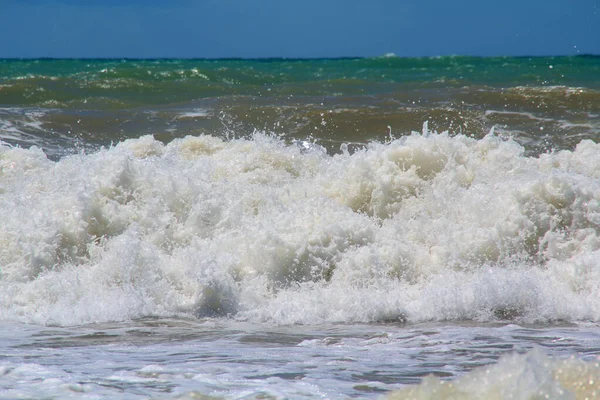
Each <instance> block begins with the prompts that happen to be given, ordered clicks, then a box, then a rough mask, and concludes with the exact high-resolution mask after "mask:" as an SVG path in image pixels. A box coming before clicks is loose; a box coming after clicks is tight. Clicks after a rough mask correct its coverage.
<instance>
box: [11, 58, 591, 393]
mask: <svg viewBox="0 0 600 400" xmlns="http://www.w3.org/2000/svg"><path fill="white" fill-rule="evenodd" d="M599 143H600V57H598V56H583V55H582V56H570V57H493V58H477V57H459V56H452V57H435V58H401V57H395V56H393V55H391V54H390V55H386V56H382V57H377V58H348V59H315V60H310V59H299V60H288V59H257V60H245V59H223V60H204V59H198V60H193V59H185V60H176V59H156V60H133V59H131V60H130V59H124V60H120V59H119V60H113V59H107V60H104V59H102V60H93V59H80V60H77V59H35V60H34V59H4V60H0V399H40V398H43V399H66V398H68V399H105V398H122V399H221V398H225V399H285V398H289V399H314V398H325V399H346V398H361V399H362V398H372V399H379V398H390V399H457V398H460V399H481V398H486V399H508V398H511V399H544V398H551V399H586V398H589V399H591V398H599V397H600V325H599V324H600V144H599Z"/></svg>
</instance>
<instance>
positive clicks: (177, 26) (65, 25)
mask: <svg viewBox="0 0 600 400" xmlns="http://www.w3.org/2000/svg"><path fill="white" fill-rule="evenodd" d="M0 15H1V16H2V23H0V57H140V58H146V57H206V58H220V57H341V56H378V55H382V54H385V53H395V54H397V55H398V56H438V55H450V54H458V55H480V56H490V55H571V54H577V53H588V54H590V53H591V54H600V0H501V1H486V0H449V1H448V0H447V1H442V0H395V1H394V0H363V1H357V0H302V1H298V0H296V1H291V0H254V1H252V0H0Z"/></svg>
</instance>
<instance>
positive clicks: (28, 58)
mask: <svg viewBox="0 0 600 400" xmlns="http://www.w3.org/2000/svg"><path fill="white" fill-rule="evenodd" d="M569 57H582V58H584V57H591V58H596V57H599V58H600V53H597V54H594V53H581V54H555V55H497V56H492V55H489V56H475V55H462V54H448V55H439V56H399V55H396V54H394V55H389V56H388V55H387V54H386V55H381V56H340V57H118V56H114V57H0V60H131V61H136V60H139V61H152V60H190V61H192V60H198V61H235V60H244V61H253V60H255V61H269V60H273V61H277V60H282V61H284V60H285V61H314V60H361V59H394V58H400V59H418V58H424V59H436V58H482V59H484V58H569Z"/></svg>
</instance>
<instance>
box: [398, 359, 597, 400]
mask: <svg viewBox="0 0 600 400" xmlns="http://www.w3.org/2000/svg"><path fill="white" fill-rule="evenodd" d="M599 376H600V363H599V362H597V361H596V362H585V361H582V360H578V359H575V358H570V359H566V360H560V359H552V358H549V357H547V356H546V355H544V354H543V352H542V351H541V350H539V349H534V350H532V351H530V352H529V353H527V354H512V355H506V356H503V357H502V358H500V361H499V362H498V363H497V364H494V365H491V366H486V367H480V368H477V369H475V370H473V371H471V372H470V373H469V374H467V375H465V376H463V377H461V378H459V379H457V380H456V381H441V380H440V379H438V378H436V377H434V376H429V377H427V378H425V379H423V382H422V383H421V384H419V385H416V386H412V387H408V388H406V389H403V390H400V391H397V392H395V393H393V394H391V395H389V396H388V399H390V400H391V399H414V400H416V399H423V400H424V399H456V398H460V399H530V398H540V399H572V398H576V399H591V398H596V397H597V396H598V394H599V393H600V379H598V377H599Z"/></svg>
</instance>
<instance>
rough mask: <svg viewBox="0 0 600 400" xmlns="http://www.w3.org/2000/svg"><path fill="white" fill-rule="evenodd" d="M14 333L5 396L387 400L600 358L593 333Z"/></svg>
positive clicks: (496, 328)
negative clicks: (508, 360) (421, 388)
mask: <svg viewBox="0 0 600 400" xmlns="http://www.w3.org/2000/svg"><path fill="white" fill-rule="evenodd" d="M6 327H7V325H6V324H4V328H6ZM9 327H10V329H11V331H12V334H10V335H7V334H6V331H5V330H4V329H3V332H5V333H4V334H3V335H2V336H3V337H2V338H1V339H0V340H1V342H2V349H3V350H2V360H1V361H0V371H2V376H1V377H0V385H1V386H2V387H3V388H4V391H3V392H2V393H1V394H0V398H40V397H44V398H111V397H112V398H114V397H119V398H132V399H133V398H197V396H199V395H205V396H213V397H216V398H220V397H226V398H258V397H260V398H348V397H356V398H377V397H379V396H381V395H383V394H385V393H388V392H389V391H393V390H395V389H399V388H403V387H406V386H405V385H407V384H415V383H419V382H420V381H421V379H422V378H423V377H424V376H426V375H430V374H433V375H434V376H437V377H440V378H442V379H444V380H452V379H456V378H457V377H460V376H463V375H464V374H465V373H467V372H468V371H471V370H473V369H474V368H478V367H482V366H486V365H489V364H494V363H496V362H497V361H498V359H499V358H500V357H501V356H503V355H506V354H510V353H513V352H518V353H526V352H530V353H529V357H530V358H531V357H538V358H539V359H540V360H539V364H540V365H543V361H545V359H544V358H543V357H544V356H542V355H541V354H538V353H535V352H534V353H531V349H532V348H537V349H539V350H538V351H541V352H542V353H544V354H548V355H550V356H551V357H553V358H555V359H559V358H563V357H565V356H571V355H573V354H576V355H577V357H578V358H580V359H583V360H587V361H588V362H589V361H596V362H597V355H598V354H599V352H600V330H598V327H597V326H594V325H588V326H572V325H571V326H569V325H564V326H528V327H523V326H518V325H504V324H474V323H472V322H468V321H467V322H464V323H452V324H416V325H403V324H367V325H364V324H360V325H326V326H300V327H298V326H294V327H289V326H288V327H276V326H265V325H255V324H248V323H239V322H233V321H224V320H204V321H198V320H181V319H179V320H174V319H150V320H148V319H147V320H137V321H131V322H127V323H112V324H106V323H104V324H93V325H84V326H79V327H68V328H66V327H63V328H61V327H40V326H32V325H12V324H11V325H9ZM522 364H523V365H525V364H526V361H525V360H523V362H522ZM504 372H505V373H506V372H507V371H504ZM508 372H510V371H508ZM541 372H543V371H538V373H541ZM533 384H535V383H532V385H533ZM194 396H196V397H194Z"/></svg>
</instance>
